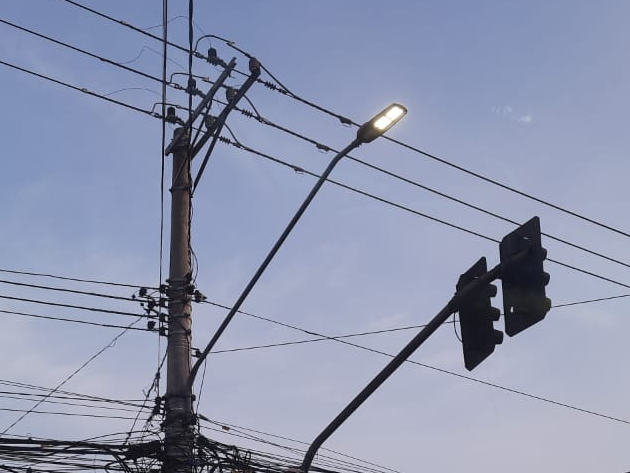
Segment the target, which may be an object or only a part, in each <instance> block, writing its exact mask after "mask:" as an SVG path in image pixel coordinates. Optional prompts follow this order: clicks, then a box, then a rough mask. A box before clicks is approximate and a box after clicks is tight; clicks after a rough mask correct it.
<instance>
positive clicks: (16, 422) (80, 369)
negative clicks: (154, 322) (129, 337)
mask: <svg viewBox="0 0 630 473" xmlns="http://www.w3.org/2000/svg"><path fill="white" fill-rule="evenodd" d="M140 320H142V317H139V318H138V319H136V320H134V321H133V322H131V323H130V324H129V325H128V326H127V327H126V328H125V329H124V330H122V331H121V332H120V333H119V334H118V335H116V336H115V337H114V338H112V339H111V341H110V342H109V343H108V344H107V345H105V346H104V347H103V348H101V349H100V350H98V351H97V352H96V353H95V354H94V355H92V356H91V357H90V358H88V359H87V360H86V361H85V362H84V363H83V364H82V365H81V366H79V367H78V368H77V369H76V370H74V371H73V372H72V373H70V374H69V375H68V376H66V378H64V380H63V381H61V382H60V383H59V384H57V385H56V386H55V387H54V388H53V389H52V390H51V391H50V393H49V394H50V395H52V394H54V393H55V392H56V391H57V390H58V389H60V388H61V387H62V386H64V385H65V384H66V383H67V382H68V381H70V380H71V379H72V378H74V377H75V376H76V375H77V374H79V373H80V372H81V371H82V370H83V369H84V368H85V367H87V366H88V365H89V364H90V363H92V361H94V360H95V359H96V358H98V357H99V356H100V355H101V354H103V353H104V352H105V351H107V350H108V349H110V348H112V347H114V346H115V345H116V342H117V341H118V339H119V338H120V337H122V336H123V335H124V334H126V333H127V331H128V330H129V329H130V328H131V327H133V326H134V325H135V324H137V323H138V322H139V321H140ZM48 397H49V396H44V397H43V398H42V399H41V400H39V401H38V402H36V403H35V404H34V405H33V406H32V407H31V408H30V409H28V410H26V411H25V412H24V413H23V414H22V415H21V416H19V417H18V418H17V419H16V420H14V421H13V422H12V423H11V424H9V426H8V427H6V428H5V429H4V430H3V431H2V433H0V437H2V436H4V435H6V433H7V432H9V430H11V429H12V428H13V427H15V426H16V425H17V424H18V423H20V422H21V421H22V420H23V419H24V418H25V417H26V416H27V415H29V414H30V413H31V412H33V411H34V410H35V409H37V408H38V407H39V406H40V405H41V404H42V403H43V402H44V401H45V400H46V399H48Z"/></svg>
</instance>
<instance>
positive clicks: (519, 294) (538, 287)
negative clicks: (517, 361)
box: [499, 217, 551, 337]
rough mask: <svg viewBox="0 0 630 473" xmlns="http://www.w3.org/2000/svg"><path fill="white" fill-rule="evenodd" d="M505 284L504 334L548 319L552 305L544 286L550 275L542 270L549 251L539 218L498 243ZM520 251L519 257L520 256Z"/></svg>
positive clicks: (502, 278)
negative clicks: (544, 243) (546, 247)
mask: <svg viewBox="0 0 630 473" xmlns="http://www.w3.org/2000/svg"><path fill="white" fill-rule="evenodd" d="M499 252H500V254H501V264H502V265H504V268H503V270H502V274H501V282H502V287H503V313H504V316H505V333H507V334H508V335H509V336H510V337H512V336H514V335H516V334H517V333H519V332H521V331H523V330H525V329H526V328H528V327H531V326H532V325H534V324H535V323H538V322H540V321H541V320H542V319H544V318H545V315H546V314H547V312H549V309H550V308H551V300H550V299H548V298H547V295H546V293H545V286H546V285H547V284H549V274H547V273H545V271H544V270H543V261H544V260H545V258H546V257H547V250H545V249H544V248H543V247H542V244H541V239H540V219H539V218H538V217H534V218H532V219H531V220H529V221H528V222H527V223H525V224H523V225H522V226H520V227H519V228H517V229H516V230H514V231H513V232H512V233H510V234H508V235H506V236H505V237H504V238H503V240H501V243H500V244H499ZM519 254H520V256H518V255H519Z"/></svg>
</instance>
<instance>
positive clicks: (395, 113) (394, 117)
mask: <svg viewBox="0 0 630 473" xmlns="http://www.w3.org/2000/svg"><path fill="white" fill-rule="evenodd" d="M406 113H407V109H406V108H405V107H403V106H402V105H399V104H396V103H394V104H392V105H390V106H389V107H387V108H385V109H384V110H383V111H381V112H380V113H379V114H378V115H376V116H375V117H374V118H372V119H371V120H370V121H368V122H366V123H364V124H363V125H361V127H360V128H359V129H358V130H357V136H356V138H355V139H354V140H353V141H352V143H350V144H349V145H348V146H346V147H345V148H344V149H342V150H341V151H339V153H337V155H336V156H335V157H334V158H333V159H332V161H331V162H330V164H329V165H328V167H327V168H326V170H325V171H324V172H323V173H322V175H321V176H320V177H319V179H318V180H317V182H316V183H315V185H314V186H313V189H311V192H310V193H309V194H308V196H307V197H306V199H305V200H304V202H302V205H300V208H299V209H298V210H297V212H296V213H295V215H294V216H293V218H292V219H291V221H290V222H289V224H288V225H287V227H286V228H285V229H284V232H282V235H280V238H278V240H277V241H276V243H275V244H274V245H273V247H272V248H271V250H270V251H269V254H268V255H267V257H266V258H265V259H264V261H263V262H262V263H261V264H260V267H259V268H258V269H257V270H256V272H255V273H254V275H253V276H252V279H251V280H250V281H249V283H247V286H245V289H243V292H242V293H241V295H240V296H239V298H238V299H237V300H236V302H235V303H234V305H233V306H232V309H230V312H229V313H228V314H227V315H226V316H225V319H223V322H222V323H221V325H220V326H219V328H218V329H217V331H216V332H215V334H214V335H213V336H212V339H211V340H210V342H209V343H208V345H207V346H206V348H204V350H203V352H201V355H200V356H199V358H197V361H196V362H195V364H194V366H193V367H192V369H191V370H190V375H189V377H188V385H189V387H190V388H192V385H193V383H194V381H195V376H196V375H197V372H198V371H199V367H200V366H201V364H202V363H203V361H204V360H205V359H206V357H207V356H208V354H209V353H210V351H211V350H212V349H213V348H214V345H215V344H216V343H217V340H219V338H220V337H221V335H222V334H223V332H224V331H225V329H226V328H227V326H228V324H229V323H230V321H231V320H232V318H233V317H234V315H235V314H236V313H237V312H238V310H239V309H240V308H241V305H242V304H243V302H244V301H245V299H246V298H247V296H248V295H249V293H250V292H251V290H252V289H253V288H254V286H255V285H256V283H257V282H258V279H260V277H261V276H262V274H263V273H264V272H265V269H267V266H269V263H270V262H271V260H272V259H273V258H274V256H275V255H276V253H277V252H278V250H279V249H280V247H281V246H282V244H283V243H284V241H285V240H286V239H287V237H288V236H289V234H290V233H291V231H292V230H293V227H295V224H296V223H297V222H298V220H300V217H302V214H303V213H304V211H305V210H306V208H307V207H308V206H309V205H310V203H311V202H312V200H313V198H314V197H315V194H317V192H318V191H319V189H320V188H321V187H322V185H323V184H324V181H326V179H328V176H329V175H330V173H331V172H332V170H333V169H334V167H335V166H336V165H337V163H338V162H339V161H341V158H343V157H344V156H345V155H347V154H348V153H349V152H350V151H352V150H353V149H355V148H358V147H359V146H361V145H362V144H363V143H369V142H371V141H374V140H375V139H376V138H378V137H379V136H381V135H382V134H383V133H385V132H386V131H387V130H389V129H390V128H391V127H393V126H394V125H395V124H396V123H398V122H399V121H400V120H401V119H402V118H403V117H404V116H405V114H406Z"/></svg>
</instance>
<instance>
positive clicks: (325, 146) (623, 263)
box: [0, 20, 630, 288]
mask: <svg viewBox="0 0 630 473" xmlns="http://www.w3.org/2000/svg"><path fill="white" fill-rule="evenodd" d="M0 21H2V22H4V23H7V24H10V25H11V26H15V27H17V28H20V29H24V28H22V27H19V26H17V25H14V24H12V23H8V22H6V21H4V20H0ZM24 30H25V31H28V32H31V33H33V34H37V35H38V36H41V37H45V36H44V35H40V34H39V33H36V32H33V31H31V30H26V29H24ZM45 38H46V39H51V40H52V38H48V37H45ZM219 39H222V38H219ZM53 41H55V42H57V43H59V44H62V45H64V46H68V47H71V48H73V49H75V50H78V51H81V52H85V53H88V54H90V55H92V56H95V57H98V58H99V59H103V58H101V57H100V56H96V55H93V54H92V53H89V52H87V51H84V50H81V49H80V48H76V47H74V46H71V45H68V44H67V43H62V42H59V41H57V40H53ZM239 51H240V50H239ZM103 60H104V59H103ZM191 61H192V55H191V56H190V60H189V68H190V67H191V66H192V64H191ZM107 62H110V63H112V64H116V63H114V62H113V61H110V60H107ZM0 63H2V64H5V65H8V66H9V67H16V68H18V69H19V70H23V71H24V72H27V73H31V74H35V75H37V76H40V75H39V74H37V73H33V72H32V71H27V70H25V69H22V68H19V67H17V66H13V65H11V64H8V63H4V62H2V61H0ZM164 75H165V74H164ZM191 77H192V76H191ZM42 78H46V79H48V80H52V81H54V82H57V83H60V84H61V85H65V86H69V87H71V88H75V89H76V90H80V91H82V92H85V91H86V90H87V89H83V88H78V87H76V86H72V85H70V84H67V83H62V82H60V81H57V80H56V79H52V78H50V77H43V76H42ZM153 78H154V79H155V80H157V81H159V82H161V83H162V84H163V86H164V85H165V82H164V80H160V79H159V78H157V77H153ZM174 85H175V87H176V88H177V89H180V90H181V89H182V87H181V86H179V85H178V84H174ZM87 92H88V93H90V95H96V96H99V97H100V98H103V99H107V97H105V96H102V95H98V94H94V93H91V92H89V91H87ZM191 97H192V96H191ZM165 102H166V101H165V100H163V101H162V103H163V104H164V103H165ZM115 103H119V104H121V105H125V106H128V107H132V108H134V109H136V110H138V111H142V112H144V113H147V114H150V115H152V116H154V114H151V112H148V111H146V110H141V109H138V108H137V107H134V106H130V105H129V104H124V103H122V102H118V101H115ZM189 105H190V104H189ZM241 112H243V111H242V110H241ZM244 114H245V115H247V116H250V117H251V118H256V119H257V120H258V121H259V122H261V123H263V124H266V125H269V126H272V127H274V128H277V129H279V130H281V131H284V132H287V133H290V134H292V135H293V136H296V137H298V138H301V139H305V140H306V141H309V142H311V143H313V144H315V145H316V146H317V147H318V148H319V149H323V150H326V151H328V150H330V151H334V149H333V148H330V147H328V146H327V145H323V144H321V143H318V142H316V141H315V140H312V139H309V138H308V137H305V136H304V135H300V134H299V133H296V132H293V131H292V130H289V129H287V128H286V127H282V126H280V125H277V124H275V123H273V122H271V121H269V120H267V119H264V118H263V117H260V116H254V115H251V114H249V115H248V114H246V113H244ZM162 116H163V115H162ZM159 118H162V117H159ZM243 148H244V149H245V148H246V150H248V151H251V148H247V147H243ZM267 157H268V156H267ZM349 158H350V159H351V160H354V161H355V162H357V163H360V164H362V165H365V166H368V167H370V168H372V169H375V170H377V171H379V172H383V173H386V174H388V175H390V176H392V177H394V178H396V179H400V180H403V181H405V182H408V183H410V184H413V185H415V186H417V187H421V188H423V189H425V190H427V191H430V192H433V193H435V194H438V195H440V196H441V197H444V198H447V199H450V200H452V201H455V202H458V203H460V204H462V205H466V206H468V207H470V208H473V209H475V210H477V211H480V212H483V213H486V214H488V215H491V216H493V217H495V218H498V219H501V220H503V221H506V222H509V223H512V224H518V222H515V221H514V220H511V219H509V218H507V217H504V216H501V215H498V214H496V213H494V212H491V211H488V210H486V209H483V208H481V207H479V206H475V205H473V204H470V203H468V202H465V201H463V200H461V199H457V198H455V197H452V196H449V195H448V194H445V193H442V192H440V191H436V190H435V189H431V188H429V187H428V186H424V185H423V184H420V183H418V182H415V181H412V180H410V179H407V178H405V177H403V176H400V175H397V174H395V173H392V172H390V171H387V170H385V169H383V168H381V167H378V166H374V165H371V164H369V163H367V162H365V161H363V160H361V159H358V158H355V157H352V156H349ZM331 182H333V183H335V182H334V181H331ZM337 184H338V185H339V183H337ZM344 187H348V186H344ZM355 191H357V189H355ZM364 195H367V194H365V193H364ZM372 197H374V196H372ZM423 216H425V217H427V218H429V217H428V216H426V215H423ZM589 221H590V220H589ZM440 223H443V222H440ZM455 228H458V229H460V230H461V228H459V227H458V226H455ZM475 235H476V236H481V235H480V234H478V233H476V232H475ZM545 236H547V237H548V238H550V239H553V240H556V241H558V242H561V243H563V244H566V245H569V246H572V247H574V248H576V249H579V250H582V251H585V252H588V253H590V254H593V255H595V256H598V257H600V258H604V259H606V260H608V261H611V262H615V263H617V264H620V265H623V266H626V267H630V264H628V263H625V262H623V261H620V260H618V259H616V258H612V257H609V256H607V255H604V254H602V253H600V252H596V251H594V250H590V249H588V248H586V247H584V246H581V245H577V244H575V243H572V242H569V241H567V240H565V239H562V238H559V237H555V236H553V235H550V234H545ZM549 261H553V262H555V263H557V264H560V265H561V266H564V267H566V268H569V269H577V270H578V271H581V272H585V271H582V270H580V269H579V268H576V267H575V266H573V265H569V264H566V263H560V262H558V261H554V260H551V259H549ZM585 274H589V275H592V276H595V277H599V276H598V275H596V274H594V273H591V272H585ZM599 278H600V279H604V280H606V281H608V282H613V283H615V281H614V280H612V279H610V278H603V277H599ZM623 286H624V287H628V288H630V286H629V285H623Z"/></svg>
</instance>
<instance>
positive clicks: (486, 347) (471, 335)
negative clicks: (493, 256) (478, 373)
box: [457, 258, 503, 371]
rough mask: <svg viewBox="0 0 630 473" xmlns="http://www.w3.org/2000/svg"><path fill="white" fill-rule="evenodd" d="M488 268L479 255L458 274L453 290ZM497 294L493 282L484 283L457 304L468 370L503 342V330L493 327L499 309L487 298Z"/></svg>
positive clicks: (484, 260) (459, 289)
mask: <svg viewBox="0 0 630 473" xmlns="http://www.w3.org/2000/svg"><path fill="white" fill-rule="evenodd" d="M487 271H488V268H487V265H486V258H481V259H480V260H479V261H477V262H476V263H475V264H474V265H473V266H472V267H471V268H470V269H469V270H468V271H466V272H465V273H464V274H462V275H461V276H460V277H459V281H458V282H457V292H458V293H459V292H460V291H462V290H463V289H464V288H465V287H466V286H467V285H468V284H470V283H471V282H472V281H474V280H475V279H477V278H478V277H480V276H482V275H484V274H486V272H487ZM496 295H497V287H496V286H495V285H494V284H486V285H483V286H481V287H479V288H478V289H477V290H475V291H473V292H472V293H470V294H469V295H468V296H467V297H464V298H463V299H462V300H460V303H459V326H460V329H461V334H462V347H463V350H464V366H466V369H467V370H468V371H472V370H473V369H474V368H475V367H476V366H477V365H478V364H479V363H481V362H482V361H483V360H485V359H486V358H488V356H490V355H491V354H492V352H493V351H494V347H495V345H499V344H501V343H502V342H503V333H502V332H501V331H500V330H496V329H495V328H494V325H493V322H494V321H496V320H499V317H500V315H501V314H500V312H499V309H497V308H495V307H492V301H491V299H492V298H493V297H494V296H496Z"/></svg>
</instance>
